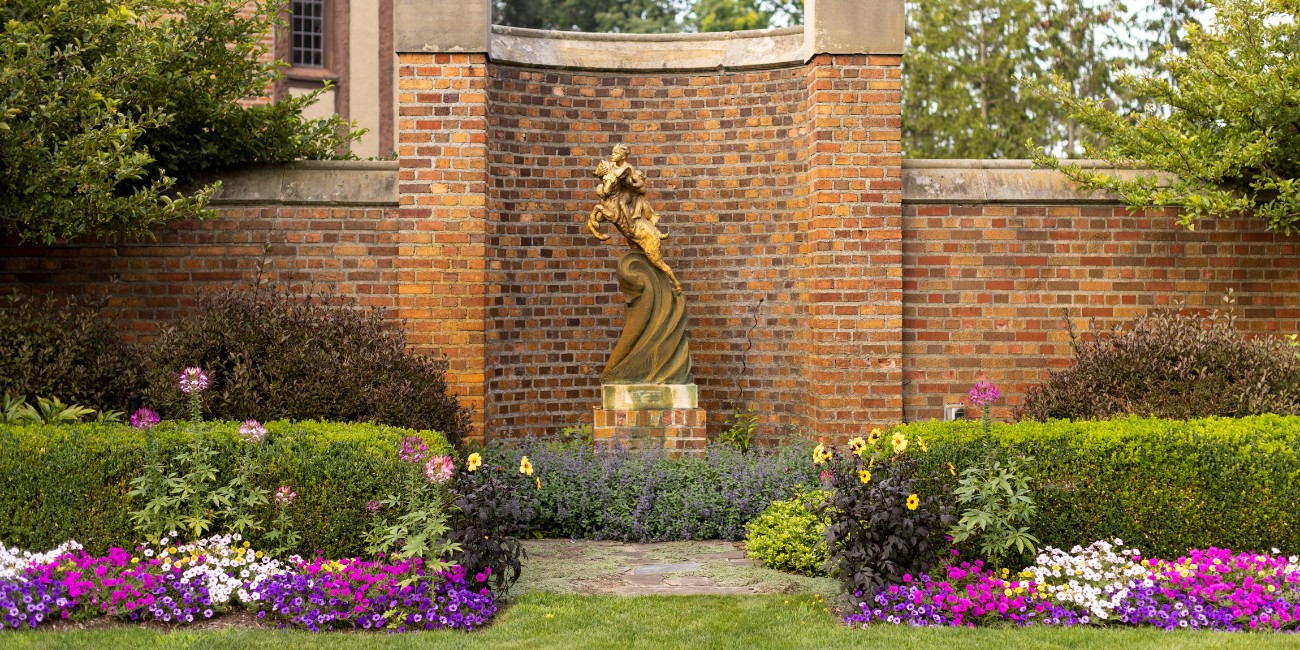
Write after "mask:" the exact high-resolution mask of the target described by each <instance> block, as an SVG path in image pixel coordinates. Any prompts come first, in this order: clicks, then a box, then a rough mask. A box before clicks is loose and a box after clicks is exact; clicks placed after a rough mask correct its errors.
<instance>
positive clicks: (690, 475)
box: [488, 444, 818, 542]
mask: <svg viewBox="0 0 1300 650" xmlns="http://www.w3.org/2000/svg"><path fill="white" fill-rule="evenodd" d="M808 453H809V448H807V447H805V446H800V445H791V446H788V447H784V448H780V449H775V450H766V449H751V450H750V451H749V452H747V453H746V452H742V451H740V450H739V449H736V448H735V447H732V446H729V445H717V446H711V447H709V448H708V449H707V450H706V451H705V453H704V454H701V455H699V456H694V457H692V456H685V457H681V458H671V457H668V456H666V455H664V454H662V453H654V452H636V453H633V452H628V451H624V450H596V449H593V448H592V447H591V446H589V445H563V444H531V445H527V446H525V447H523V448H518V449H507V450H499V449H498V450H493V451H492V453H491V454H490V456H489V458H488V461H489V462H494V463H496V464H498V465H499V466H501V467H504V468H505V469H506V470H511V469H512V468H514V469H517V468H518V467H519V460H520V457H521V456H523V455H527V456H528V458H529V460H530V461H531V462H532V464H533V467H534V476H535V477H536V478H537V479H539V480H540V481H541V488H539V489H537V490H535V491H534V496H533V497H532V498H534V499H536V501H535V504H534V505H532V507H533V508H534V509H535V511H536V519H535V523H534V524H533V525H532V529H533V530H534V531H535V532H538V533H541V534H545V535H547V536H555V537H573V538H585V539H616V540H622V541H635V542H661V541H672V540H688V539H726V540H737V539H741V538H743V537H744V536H745V524H746V523H748V522H749V521H751V520H752V519H753V518H754V517H756V516H757V515H758V514H759V513H760V512H762V511H763V510H764V509H766V508H767V507H768V505H770V504H771V503H772V502H773V501H780V500H782V499H788V498H790V497H792V496H794V494H795V492H796V491H797V490H798V488H799V487H800V486H807V485H816V483H817V474H818V471H817V470H816V469H815V468H813V467H812V465H811V464H810V463H809V462H808V458H809V456H808ZM523 496H525V497H527V496H528V495H527V493H526V491H525V494H524V495H523Z"/></svg>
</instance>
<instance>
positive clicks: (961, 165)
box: [903, 159, 1167, 205]
mask: <svg viewBox="0 0 1300 650" xmlns="http://www.w3.org/2000/svg"><path fill="white" fill-rule="evenodd" d="M1072 162H1075V163H1077V164H1079V165H1080V166H1081V167H1084V168H1085V169H1104V170H1107V171H1111V172H1113V173H1114V174H1116V175H1117V176H1120V177H1123V178H1132V177H1135V176H1140V175H1147V174H1150V172H1148V171H1144V170H1137V169H1122V168H1116V167H1114V166H1113V165H1111V164H1109V163H1107V162H1105V161H1101V160H1076V161H1072ZM1157 176H1160V177H1162V178H1166V177H1167V175H1166V174H1157ZM903 203H911V204H924V203H943V204H954V203H955V204H978V203H1023V204H1035V205H1044V204H1067V203H1073V204H1078V203H1097V204H1118V203H1120V200H1119V197H1116V196H1115V195H1112V194H1109V193H1105V192H1091V193H1089V192H1080V191H1077V190H1076V189H1075V184H1074V183H1073V182H1072V181H1071V180H1070V179H1069V178H1066V176H1065V174H1062V173H1061V172H1058V171H1056V170H1052V169H1036V168H1034V163H1033V161H1032V160H924V159H912V160H907V159H905V160H903Z"/></svg>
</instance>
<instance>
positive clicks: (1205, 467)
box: [902, 415, 1300, 557]
mask: <svg viewBox="0 0 1300 650" xmlns="http://www.w3.org/2000/svg"><path fill="white" fill-rule="evenodd" d="M902 430H903V431H905V432H907V434H908V435H909V436H910V435H918V436H921V437H923V438H924V439H925V441H926V442H927V443H928V444H929V447H930V453H929V454H926V455H924V456H922V457H921V462H923V463H924V464H926V465H927V467H928V471H935V472H947V471H948V470H947V465H946V463H947V462H952V463H953V464H954V465H955V467H956V469H957V471H958V472H961V471H963V470H965V469H967V468H969V467H972V466H974V465H975V464H977V463H979V462H982V461H983V460H984V459H985V458H987V457H988V455H989V453H990V449H989V446H990V445H992V446H993V447H994V448H995V451H996V452H997V453H998V454H999V455H1000V456H1003V457H1020V458H1023V459H1024V460H1023V462H1022V464H1021V466H1020V470H1019V471H1020V472H1021V473H1023V474H1024V475H1025V476H1027V477H1030V478H1032V481H1033V482H1032V485H1033V488H1034V506H1035V509H1034V514H1033V518H1032V520H1031V521H1030V522H1029V524H1028V528H1029V533H1031V534H1032V535H1033V536H1034V537H1036V538H1038V540H1039V542H1040V545H1050V546H1054V547H1056V548H1066V549H1068V548H1071V547H1073V546H1075V545H1076V544H1079V545H1084V546H1086V545H1088V544H1091V543H1092V542H1093V541H1095V540H1099V539H1114V538H1116V537H1118V538H1120V539H1122V540H1124V543H1125V544H1126V545H1127V546H1131V547H1133V548H1137V549H1139V550H1140V551H1142V556H1143V557H1179V556H1181V555H1184V554H1186V553H1187V551H1188V550H1189V549H1193V548H1210V547H1216V548H1231V549H1242V550H1258V551H1268V550H1269V549H1271V548H1273V547H1277V548H1279V549H1282V552H1283V553H1285V554H1295V553H1300V508H1297V507H1296V504H1300V480H1298V479H1297V477H1300V417H1296V416H1279V415H1258V416H1250V417H1245V418H1237V419H1225V418H1206V419H1200V420H1187V421H1180V420H1160V419H1153V418H1125V419H1115V420H1104V421H1075V422H1068V421H1064V420H1056V421H1053V422H1047V423H1042V422H1032V421H1025V422H1019V423H1016V424H994V425H993V428H992V430H991V432H990V433H989V434H988V435H985V434H984V432H983V431H982V430H981V428H980V425H979V423H978V422H926V423H915V424H909V425H905V426H904V427H902ZM968 544H969V542H968ZM971 550H972V551H973V550H974V549H973V548H972V549H971Z"/></svg>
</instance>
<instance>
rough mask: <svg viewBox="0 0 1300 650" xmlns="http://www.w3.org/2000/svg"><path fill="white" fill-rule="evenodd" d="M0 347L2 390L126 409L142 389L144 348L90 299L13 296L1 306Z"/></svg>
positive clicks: (31, 399) (100, 407) (33, 397)
mask: <svg viewBox="0 0 1300 650" xmlns="http://www.w3.org/2000/svg"><path fill="white" fill-rule="evenodd" d="M0 350H3V352H2V353H0V395H11V396H14V397H17V396H23V397H26V398H27V401H28V402H33V403H34V402H35V401H36V398H37V397H56V398H58V399H59V400H61V401H63V402H64V403H66V404H77V405H80V406H85V407H87V408H93V409H96V410H116V411H125V410H126V408H127V401H128V399H129V398H130V397H131V395H132V394H133V393H134V392H135V391H136V390H137V389H138V385H137V384H138V382H139V381H140V367H141V359H140V354H139V352H138V351H137V350H136V349H135V348H134V347H132V346H130V345H127V344H126V343H124V342H123V341H122V339H120V338H119V337H118V336H117V333H116V332H115V331H114V330H113V327H112V325H111V323H110V322H109V321H108V319H106V318H104V317H103V316H102V315H100V314H99V313H98V312H97V311H96V310H94V309H92V308H91V306H89V305H85V304H78V303H73V304H68V305H62V306H60V305H55V304H53V303H49V302H41V301H36V300H32V299H27V298H17V297H15V298H11V299H9V300H8V302H7V304H4V305H2V306H0Z"/></svg>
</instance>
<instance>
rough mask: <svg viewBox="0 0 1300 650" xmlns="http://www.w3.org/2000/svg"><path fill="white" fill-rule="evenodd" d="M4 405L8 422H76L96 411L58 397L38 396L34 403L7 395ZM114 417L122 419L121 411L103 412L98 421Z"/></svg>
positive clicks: (5, 418) (5, 417)
mask: <svg viewBox="0 0 1300 650" xmlns="http://www.w3.org/2000/svg"><path fill="white" fill-rule="evenodd" d="M3 407H4V408H3V413H4V415H3V417H4V422H5V423H8V424H76V423H78V422H81V421H82V420H83V419H85V418H86V416H88V415H93V414H94V413H95V410H94V409H88V408H85V407H84V406H77V405H76V404H73V405H71V406H69V405H67V404H64V403H63V402H61V401H59V398H57V397H51V398H49V399H46V398H44V397H37V398H36V404H35V405H32V404H28V403H27V400H25V399H23V398H22V397H18V398H13V399H11V398H10V397H9V396H8V395H5V397H4V404H3ZM114 417H116V418H117V419H118V420H119V421H120V420H121V414H120V413H108V414H101V415H100V417H99V418H97V421H101V422H102V421H105V420H104V418H114Z"/></svg>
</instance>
